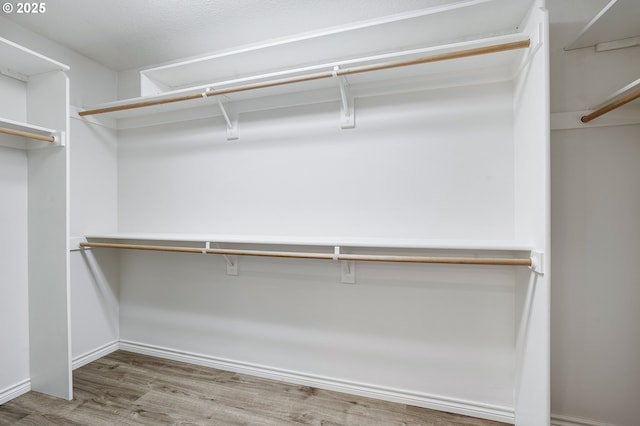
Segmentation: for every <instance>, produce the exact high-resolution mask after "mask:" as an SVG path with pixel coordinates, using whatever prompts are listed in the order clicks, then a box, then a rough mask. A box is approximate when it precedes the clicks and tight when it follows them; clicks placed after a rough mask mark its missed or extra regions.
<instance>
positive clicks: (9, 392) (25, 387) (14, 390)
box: [0, 379, 31, 405]
mask: <svg viewBox="0 0 640 426" xmlns="http://www.w3.org/2000/svg"><path fill="white" fill-rule="evenodd" d="M30 390H31V379H25V380H23V381H21V382H19V383H16V384H15V385H12V386H9V387H8V388H4V389H2V390H0V405H2V404H4V403H5V402H9V401H11V400H12V399H14V398H17V397H19V396H20V395H24V394H25V393H27V392H29V391H30Z"/></svg>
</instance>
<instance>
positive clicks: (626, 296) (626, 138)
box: [548, 0, 640, 426]
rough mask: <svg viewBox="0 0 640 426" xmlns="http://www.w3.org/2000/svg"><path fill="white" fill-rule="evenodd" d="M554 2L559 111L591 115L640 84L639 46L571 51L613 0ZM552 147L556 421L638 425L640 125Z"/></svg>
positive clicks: (582, 133) (554, 98) (572, 133)
mask: <svg viewBox="0 0 640 426" xmlns="http://www.w3.org/2000/svg"><path fill="white" fill-rule="evenodd" d="M548 3H549V7H550V11H551V18H552V24H551V47H552V50H551V106H552V112H565V111H580V110H586V109H589V108H591V107H593V106H595V105H597V104H599V103H600V102H601V101H602V100H603V99H604V98H606V97H608V96H609V95H610V94H611V93H613V92H615V91H616V90H618V89H620V88H622V87H624V86H625V85H627V84H628V83H630V82H632V81H634V80H636V79H637V78H638V69H640V48H639V47H634V48H626V49H620V50H612V51H608V52H600V53H596V52H595V51H594V50H593V49H592V48H585V49H579V50H573V51H568V52H565V51H564V50H563V47H564V45H565V44H566V43H567V42H568V41H570V40H571V39H573V38H574V37H575V36H576V35H577V33H578V32H579V31H580V29H581V27H582V25H583V24H584V23H585V22H588V20H589V19H590V17H592V16H594V15H595V13H596V12H597V11H598V10H599V9H600V7H602V6H604V5H605V4H606V3H607V2H606V1H597V0H590V1H588V2H587V1H582V0H575V1H574V0H565V3H573V4H575V6H574V7H573V8H567V9H566V10H567V11H571V16H565V15H564V14H563V11H562V10H556V9H554V7H555V6H558V4H556V2H554V1H550V2H548ZM554 17H555V24H554ZM561 23H562V24H561ZM634 107H635V108H637V101H636V103H635V106H634ZM602 119H605V120H606V116H605V117H603V118H602ZM593 123H597V121H594V122H593ZM551 146H552V152H551V166H552V171H551V179H552V181H551V184H552V186H551V188H552V215H551V228H552V229H551V231H552V238H551V241H552V247H551V253H552V262H553V270H552V276H553V281H552V286H551V288H552V295H551V301H552V302H551V305H552V315H551V319H552V328H551V330H552V345H551V347H552V357H551V360H552V370H551V371H552V374H551V378H552V379H551V380H552V382H551V383H552V393H551V397H552V414H553V417H554V418H555V419H556V421H557V422H560V420H567V421H570V422H574V423H569V424H588V425H590V424H606V425H615V426H634V425H637V424H638V419H640V406H639V405H638V401H639V400H640V367H639V366H640V363H639V362H638V359H640V333H639V332H638V324H640V317H639V314H638V313H639V312H640V287H639V286H638V283H639V282H640V280H639V279H638V273H637V266H636V265H637V259H638V256H639V255H640V246H639V245H638V244H639V243H638V242H639V241H640V228H639V226H638V217H639V213H640V195H639V194H640V193H639V191H638V185H640V167H639V166H638V165H639V164H640V126H621V127H605V128H588V129H576V130H562V131H554V132H552V139H551ZM581 422H582V423H581Z"/></svg>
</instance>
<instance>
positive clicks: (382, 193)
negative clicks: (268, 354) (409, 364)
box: [118, 83, 515, 240]
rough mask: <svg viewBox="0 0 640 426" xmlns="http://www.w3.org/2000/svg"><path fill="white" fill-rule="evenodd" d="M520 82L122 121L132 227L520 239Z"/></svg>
mask: <svg viewBox="0 0 640 426" xmlns="http://www.w3.org/2000/svg"><path fill="white" fill-rule="evenodd" d="M511 86H512V85H511V84H510V83H499V84H491V85H484V86H479V87H464V88H454V89H449V90H434V91H431V92H417V93H412V94H405V95H402V96H399V97H375V98H366V99H358V100H357V105H356V120H357V124H356V128H355V129H350V130H341V129H340V128H339V122H338V117H339V113H338V111H339V110H338V105H337V104H322V105H315V106H306V107H297V108H288V109H279V110H272V111H263V112H259V113H251V114H242V115H241V117H240V139H239V140H237V141H233V142H229V141H227V140H226V138H225V134H224V131H225V126H224V124H223V121H222V119H221V118H216V119H204V120H195V121H188V122H181V123H177V124H167V125H162V126H156V127H153V128H141V129H132V130H122V131H120V134H119V148H118V168H119V204H118V206H119V227H120V231H123V232H127V231H129V232H184V233H189V232H192V233H220V234H245V235H256V234H257V235H302V236H316V235H319V236H336V237H351V236H355V237H374V238H375V237H378V238H379V237H382V238H384V237H389V238H396V239H399V238H417V239H420V238H422V239H453V240H455V239H461V240H475V239H477V240H483V239H485V240H510V239H513V238H514V226H515V225H514V216H513V215H514V199H513V197H514V195H513V191H514V186H513V174H514V170H513V155H514V154H513V141H512V139H513V136H512V135H513V127H512V124H511V118H512V97H511V96H512V92H511V90H512V87H511ZM461 106H462V107H461ZM486 152H491V153H492V155H490V156H487V155H485V153H486Z"/></svg>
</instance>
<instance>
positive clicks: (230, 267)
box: [207, 242, 238, 275]
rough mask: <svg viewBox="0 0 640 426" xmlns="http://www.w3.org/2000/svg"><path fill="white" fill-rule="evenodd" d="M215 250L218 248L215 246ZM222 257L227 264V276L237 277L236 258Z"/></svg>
mask: <svg viewBox="0 0 640 426" xmlns="http://www.w3.org/2000/svg"><path fill="white" fill-rule="evenodd" d="M207 248H209V242H207ZM216 248H220V247H219V246H218V245H217V244H216ZM222 257H223V258H224V261H225V262H227V275H238V256H232V255H228V254H223V255H222Z"/></svg>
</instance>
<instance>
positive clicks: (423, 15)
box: [140, 0, 529, 96]
mask: <svg viewBox="0 0 640 426" xmlns="http://www.w3.org/2000/svg"><path fill="white" fill-rule="evenodd" d="M528 8H529V4H527V2H514V1H512V0H492V1H487V0H464V1H458V2H454V3H451V4H443V5H438V6H433V7H428V8H424V9H419V10H414V11H410V12H405V13H399V14H395V15H391V16H385V17H382V18H377V19H372V20H368V21H361V22H356V23H352V24H349V25H344V26H338V27H332V28H327V29H323V30H321V31H313V32H308V33H304V34H299V35H296V36H293V37H286V38H280V39H275V40H269V41H266V42H262V43H257V44H253V45H246V46H240V47H238V48H234V49H229V50H224V51H219V52H214V53H212V54H210V55H206V56H200V57H196V58H191V59H187V60H181V61H178V62H173V63H169V64H164V65H160V66H156V67H153V68H148V69H145V70H142V71H141V73H140V74H141V83H142V91H141V93H140V94H141V95H142V96H145V95H155V94H157V93H159V92H167V91H173V90H176V89H180V88H185V87H190V86H195V85H202V84H207V83H211V82H216V81H224V80H226V79H228V78H229V77H230V76H233V78H238V79H243V78H246V77H249V78H251V76H254V75H257V74H263V73H268V72H274V71H275V72H277V71H280V70H282V69H293V68H298V67H303V66H308V65H309V64H318V63H328V62H330V61H338V63H339V62H341V61H345V60H349V59H350V58H361V57H368V56H376V55H380V54H387V53H389V52H402V51H409V50H412V49H415V48H416V47H419V46H422V47H430V46H437V45H442V44H444V42H452V41H464V40H471V39H480V38H484V37H486V36H487V35H489V34H490V35H499V34H503V35H504V34H510V33H514V32H515V31H516V29H517V28H518V27H519V26H520V24H521V21H522V19H523V17H524V16H525V15H526V12H527V10H528ZM477 16H491V17H492V19H490V20H489V19H477ZM265 64H278V69H265Z"/></svg>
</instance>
